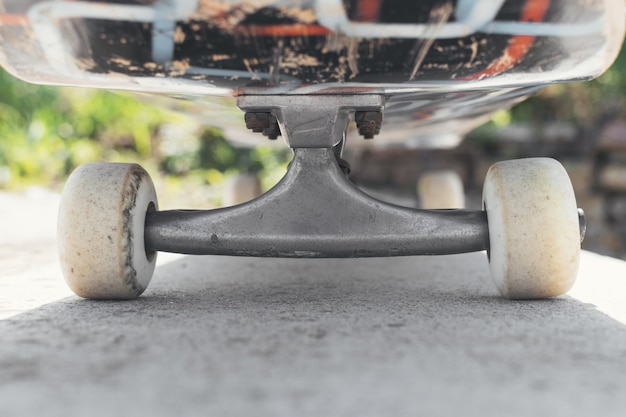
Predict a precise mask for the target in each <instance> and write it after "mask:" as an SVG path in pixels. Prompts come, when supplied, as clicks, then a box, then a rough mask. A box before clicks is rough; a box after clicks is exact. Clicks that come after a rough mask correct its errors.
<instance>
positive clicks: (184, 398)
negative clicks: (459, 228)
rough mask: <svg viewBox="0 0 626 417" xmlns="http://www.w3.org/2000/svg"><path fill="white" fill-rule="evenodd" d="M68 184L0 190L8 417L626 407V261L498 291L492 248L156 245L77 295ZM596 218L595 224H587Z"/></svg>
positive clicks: (619, 412) (2, 368) (611, 412)
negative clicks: (555, 287) (143, 273)
mask: <svg viewBox="0 0 626 417" xmlns="http://www.w3.org/2000/svg"><path fill="white" fill-rule="evenodd" d="M57 202H58V197H57V196H56V195H54V194H51V193H47V192H44V191H40V192H35V193H31V194H27V195H15V194H7V193H0V416H2V417H14V416H15V417H17V416H64V417H66V416H86V415H89V416H112V415H113V416H151V417H160V416H172V415H176V416H220V417H221V416H255V417H256V416H422V415H423V416H457V415H462V416H464V417H468V416H469V417H471V416H551V417H557V416H568V417H571V416H605V417H606V416H624V415H626V263H625V262H622V261H620V260H617V259H613V258H607V257H603V256H600V255H596V254H594V253H591V252H584V253H583V255H582V264H581V271H580V275H579V278H578V281H577V284H576V286H575V287H574V289H573V290H572V291H571V292H570V293H569V295H567V296H563V297H559V298H557V299H552V300H543V301H510V300H504V299H502V298H500V297H499V296H498V294H497V292H496V290H495V288H494V286H493V284H492V283H491V279H490V277H489V271H488V265H487V260H486V256H485V254H484V253H475V254H468V255H455V256H442V257H408V258H394V259H357V260H293V259H279V260H276V259H250V258H226V257H184V256H162V257H161V258H160V263H159V266H158V267H157V270H156V272H155V276H154V278H153V281H152V283H151V285H150V287H149V289H148V290H147V291H146V293H145V294H144V295H143V296H142V297H141V298H139V299H138V300H135V301H126V302H106V301H87V300H83V299H80V298H78V297H76V296H73V295H71V292H70V291H69V290H68V289H67V288H66V286H65V284H64V282H63V279H62V277H61V274H60V271H59V268H58V266H57V265H56V253H55V252H56V249H55V243H54V217H55V212H56V204H57ZM590 226H592V225H590Z"/></svg>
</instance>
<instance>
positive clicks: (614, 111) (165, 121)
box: [0, 53, 626, 203]
mask: <svg viewBox="0 0 626 417" xmlns="http://www.w3.org/2000/svg"><path fill="white" fill-rule="evenodd" d="M625 97H626V54H624V53H622V54H621V55H620V57H619V58H618V60H617V62H616V63H615V65H614V66H613V67H612V68H611V69H610V70H609V71H608V72H607V73H606V74H604V75H603V76H602V77H601V78H599V79H597V80H595V81H592V82H589V83H576V84H566V85H563V84H559V85H552V86H549V87H548V88H546V89H544V90H542V91H541V92H540V93H539V94H537V95H536V96H534V97H532V98H531V99H529V100H527V101H526V102H524V103H522V104H521V105H518V106H516V107H514V108H513V109H511V110H503V111H501V112H499V113H497V114H496V115H495V116H494V118H493V119H492V121H491V122H489V123H487V124H486V125H484V126H482V127H481V128H479V129H477V130H476V131H475V132H473V133H472V134H471V135H470V140H471V142H472V143H473V144H474V145H475V144H478V145H479V146H483V147H484V148H485V149H486V150H487V151H488V150H489V148H490V147H491V146H493V145H494V142H498V141H500V139H499V138H496V137H495V136H494V135H493V132H494V131H496V130H497V129H500V128H502V127H503V126H507V125H510V124H516V123H526V124H533V125H541V124H544V123H547V122H549V121H551V120H559V121H566V122H568V123H570V124H572V125H574V126H576V128H577V129H590V128H597V126H600V125H602V124H603V123H605V122H606V121H607V119H610V118H614V117H617V116H620V115H621V116H623V115H624V114H625V112H624V108H625V103H624V98H625ZM242 123H243V120H242ZM289 156H290V155H289V152H288V151H287V150H282V151H280V150H276V149H268V148H263V147H257V148H252V149H244V148H235V147H232V146H231V145H230V144H229V142H227V141H226V140H225V138H224V137H223V135H222V133H221V132H220V131H219V129H217V128H212V127H202V126H200V125H199V124H198V123H196V122H193V121H192V120H190V119H188V118H186V117H184V116H182V115H179V114H175V113H172V112H167V111H165V110H161V109H156V108H153V107H151V106H149V105H147V104H144V103H142V102H141V101H139V100H137V99H136V98H135V97H133V96H131V95H128V94H123V93H122V94H113V93H109V92H106V91H99V90H86V89H74V88H55V87H47V86H36V85H31V84H26V83H24V82H21V81H19V80H17V79H15V78H13V77H12V76H10V75H8V74H7V73H6V72H4V71H2V70H0V189H21V188H25V187H28V186H31V185H42V186H45V187H48V188H52V189H55V190H60V189H61V188H62V184H63V182H64V181H65V179H66V177H67V175H68V174H69V173H70V172H71V171H72V170H73V169H74V168H75V167H77V166H78V165H80V164H82V163H84V162H87V161H96V160H107V161H126V162H127V161H133V162H138V163H140V164H142V165H144V166H145V167H146V168H147V169H148V171H149V172H150V174H151V175H152V176H153V178H155V182H156V183H157V187H158V188H160V192H163V190H170V191H172V192H173V193H174V194H179V195H183V194H185V195H189V194H198V193H200V194H202V195H200V196H198V197H199V198H205V199H207V200H208V201H213V202H214V203H219V191H217V190H218V189H219V185H220V184H221V182H222V181H223V179H224V178H225V176H226V175H229V174H233V173H237V172H241V171H256V172H260V174H261V177H262V178H264V182H265V184H264V185H265V187H266V188H267V187H269V186H270V185H272V184H273V183H275V182H276V181H277V179H278V178H279V177H280V175H282V172H284V169H285V167H286V164H287V163H288V160H289ZM183 184H186V186H183ZM175 190H178V191H175Z"/></svg>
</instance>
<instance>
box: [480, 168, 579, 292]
mask: <svg viewBox="0 0 626 417" xmlns="http://www.w3.org/2000/svg"><path fill="white" fill-rule="evenodd" d="M483 206H484V208H485V210H486V211H487V221H488V224H489V240H490V244H489V258H490V259H489V266H490V269H491V275H492V278H493V280H494V282H495V284H496V287H497V288H498V290H499V291H500V293H501V294H502V295H503V296H505V297H507V298H512V299H537V298H550V297H556V296H558V295H561V294H564V293H566V292H567V291H568V290H569V289H570V288H571V287H572V285H573V284H574V281H575V279H576V275H577V273H578V264H579V259H580V228H579V218H578V210H577V205H576V198H575V196H574V190H573V188H572V184H571V182H570V180H569V177H568V175H567V172H565V169H564V168H563V166H561V164H560V163H559V162H557V161H555V160H553V159H549V158H533V159H520V160H514V161H506V162H499V163H496V164H495V165H493V166H492V167H491V168H490V169H489V172H488V173H487V178H486V179H485V186H484V190H483Z"/></svg>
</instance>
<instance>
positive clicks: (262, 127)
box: [244, 112, 280, 140]
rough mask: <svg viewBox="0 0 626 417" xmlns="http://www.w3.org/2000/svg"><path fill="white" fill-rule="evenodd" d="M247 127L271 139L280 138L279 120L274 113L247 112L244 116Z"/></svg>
mask: <svg viewBox="0 0 626 417" xmlns="http://www.w3.org/2000/svg"><path fill="white" fill-rule="evenodd" d="M244 120H245V122H246V127H247V128H248V129H250V130H252V131H253V132H255V133H262V134H263V135H264V136H267V137H268V138H269V139H272V140H274V139H276V138H278V136H280V127H279V126H278V120H277V119H276V116H274V115H273V114H272V113H267V112H247V113H246V114H245V115H244Z"/></svg>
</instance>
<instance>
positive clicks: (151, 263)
mask: <svg viewBox="0 0 626 417" xmlns="http://www.w3.org/2000/svg"><path fill="white" fill-rule="evenodd" d="M157 208H158V206H157V198H156V193H155V190H154V186H153V184H152V181H151V179H150V177H149V175H148V173H147V172H146V171H144V169H143V168H141V167H140V166H139V165H136V164H114V163H89V164H84V165H82V166H80V167H79V168H78V169H76V170H75V171H74V172H73V173H72V175H71V176H70V178H69V179H68V181H67V184H66V185H65V189H64V190H63V195H62V197H61V204H60V208H59V217H58V229H57V232H58V245H59V256H60V262H61V269H62V270H63V275H64V277H65V280H66V281H67V283H68V285H69V287H70V288H71V289H72V291H74V292H75V293H76V294H77V295H79V296H81V297H84V298H93V299H133V298H137V297H138V296H139V295H141V293H143V292H144V290H145V289H146V287H147V286H148V283H149V282H150V279H151V278H152V274H153V272H154V267H155V264H156V253H147V252H146V250H145V246H144V228H145V219H146V213H147V212H148V211H150V210H156V209H157Z"/></svg>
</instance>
